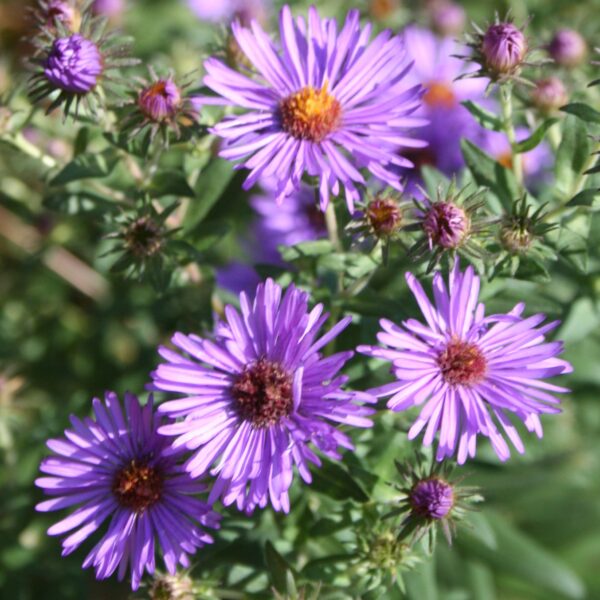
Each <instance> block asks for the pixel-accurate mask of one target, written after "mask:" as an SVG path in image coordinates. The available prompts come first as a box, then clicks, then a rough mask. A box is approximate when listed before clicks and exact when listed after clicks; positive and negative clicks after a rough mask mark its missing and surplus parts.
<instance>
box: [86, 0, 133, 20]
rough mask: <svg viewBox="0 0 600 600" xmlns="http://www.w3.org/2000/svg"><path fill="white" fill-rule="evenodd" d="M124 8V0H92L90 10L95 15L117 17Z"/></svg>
mask: <svg viewBox="0 0 600 600" xmlns="http://www.w3.org/2000/svg"><path fill="white" fill-rule="evenodd" d="M124 9H125V1H124V0H94V3H93V4H92V10H93V11H94V12H95V13H96V14H97V15H105V16H107V17H113V18H114V17H118V16H120V15H121V13H122V12H123V10H124Z"/></svg>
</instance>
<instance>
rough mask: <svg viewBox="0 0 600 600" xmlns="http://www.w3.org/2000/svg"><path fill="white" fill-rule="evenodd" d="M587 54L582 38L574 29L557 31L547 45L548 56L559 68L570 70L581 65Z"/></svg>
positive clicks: (585, 44)
mask: <svg viewBox="0 0 600 600" xmlns="http://www.w3.org/2000/svg"><path fill="white" fill-rule="evenodd" d="M587 53H588V47H587V43H586V41H585V39H584V38H583V36H582V35H581V34H580V33H579V32H578V31H575V30H574V29H559V30H558V31H557V32H556V33H555V34H554V36H553V37H552V39H551V40H550V44H549V45H548V54H550V56H551V57H552V58H553V59H554V61H555V62H556V63H557V64H559V65H560V66H561V67H568V68H570V69H572V68H574V67H578V66H579V65H581V64H582V63H583V62H584V61H585V59H586V57H587Z"/></svg>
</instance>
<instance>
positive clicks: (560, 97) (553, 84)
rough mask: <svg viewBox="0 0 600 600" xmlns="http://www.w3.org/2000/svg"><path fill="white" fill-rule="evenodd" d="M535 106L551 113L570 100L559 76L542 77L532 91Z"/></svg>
mask: <svg viewBox="0 0 600 600" xmlns="http://www.w3.org/2000/svg"><path fill="white" fill-rule="evenodd" d="M531 101H532V102H533V104H534V106H535V107H536V108H538V109H539V110H540V111H542V112H544V113H551V112H554V111H556V110H558V109H559V108H560V107H561V106H564V105H565V104H566V103H567V102H568V101H569V94H568V93H567V90H566V88H565V86H564V84H563V82H562V81H561V80H560V79H559V78H558V77H548V78H547V79H541V80H540V81H538V82H537V83H536V84H535V88H534V89H533V91H532V92H531Z"/></svg>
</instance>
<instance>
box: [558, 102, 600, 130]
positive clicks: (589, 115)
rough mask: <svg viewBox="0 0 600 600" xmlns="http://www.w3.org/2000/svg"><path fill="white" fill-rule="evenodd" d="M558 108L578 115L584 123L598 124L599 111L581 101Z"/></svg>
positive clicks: (599, 121) (599, 122)
mask: <svg viewBox="0 0 600 600" xmlns="http://www.w3.org/2000/svg"><path fill="white" fill-rule="evenodd" d="M560 110H562V111H563V112H566V113H569V114H571V115H575V116H576V117H579V118H580V119H582V120H583V121H585V122H586V123H597V124H599V125H600V112H598V111H597V110H595V109H593V108H592V107H591V106H590V105H589V104H584V103H583V102H573V103H572V104H567V105H566V106H563V107H562V108H561V109H560Z"/></svg>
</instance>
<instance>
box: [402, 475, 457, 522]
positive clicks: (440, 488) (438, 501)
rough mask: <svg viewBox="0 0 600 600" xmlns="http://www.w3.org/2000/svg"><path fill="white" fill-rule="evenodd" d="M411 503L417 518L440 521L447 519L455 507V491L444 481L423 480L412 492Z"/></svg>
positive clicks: (432, 478) (433, 478)
mask: <svg viewBox="0 0 600 600" xmlns="http://www.w3.org/2000/svg"><path fill="white" fill-rule="evenodd" d="M409 502H410V506H411V510H412V512H413V513H414V514H415V516H418V517H421V518H424V519H428V520H429V519H435V520H440V519H443V518H445V517H447V516H448V513H449V512H450V511H451V510H452V507H453V506H454V490H453V488H452V486H451V485H450V484H449V483H448V482H446V481H444V480H443V479H439V478H437V477H431V478H429V479H423V480H421V481H419V482H417V483H416V484H415V486H414V487H413V489H412V490H411V492H410V496H409Z"/></svg>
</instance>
